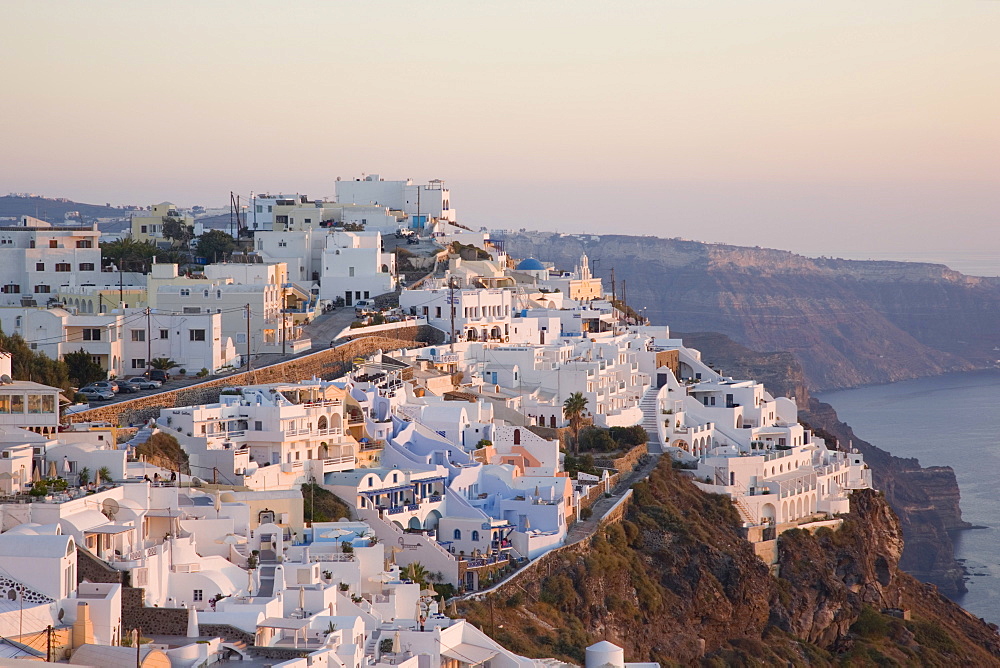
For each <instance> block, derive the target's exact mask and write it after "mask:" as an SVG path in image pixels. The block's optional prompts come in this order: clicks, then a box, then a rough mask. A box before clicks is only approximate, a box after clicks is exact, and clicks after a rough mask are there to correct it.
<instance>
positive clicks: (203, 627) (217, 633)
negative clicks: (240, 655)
mask: <svg viewBox="0 0 1000 668" xmlns="http://www.w3.org/2000/svg"><path fill="white" fill-rule="evenodd" d="M198 633H199V634H201V635H202V636H211V637H219V638H222V639H223V640H224V641H225V642H240V641H242V642H245V643H246V644H247V645H248V646H249V645H253V644H254V642H255V641H256V638H255V637H254V634H253V633H250V632H249V631H244V630H243V629H238V628H236V627H235V626H230V625H229V624H199V625H198Z"/></svg>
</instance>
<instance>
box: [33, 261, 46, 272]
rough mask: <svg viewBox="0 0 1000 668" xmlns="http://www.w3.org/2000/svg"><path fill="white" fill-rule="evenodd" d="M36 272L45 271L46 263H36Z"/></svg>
mask: <svg viewBox="0 0 1000 668" xmlns="http://www.w3.org/2000/svg"><path fill="white" fill-rule="evenodd" d="M35 271H45V263H44V262H36V263H35Z"/></svg>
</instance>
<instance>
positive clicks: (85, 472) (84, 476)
mask: <svg viewBox="0 0 1000 668" xmlns="http://www.w3.org/2000/svg"><path fill="white" fill-rule="evenodd" d="M77 476H78V477H79V479H80V486H81V487H86V485H87V483H88V482H90V469H88V468H87V467H86V466H84V467H83V468H82V469H80V472H79V473H78V474H77Z"/></svg>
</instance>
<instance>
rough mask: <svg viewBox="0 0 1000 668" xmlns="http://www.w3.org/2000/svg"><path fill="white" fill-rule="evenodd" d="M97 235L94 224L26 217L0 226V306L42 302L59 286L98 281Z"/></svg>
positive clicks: (99, 271) (79, 284)
mask: <svg viewBox="0 0 1000 668" xmlns="http://www.w3.org/2000/svg"><path fill="white" fill-rule="evenodd" d="M100 235H101V233H100V232H99V231H98V230H97V226H96V225H67V226H54V225H51V224H49V223H47V222H45V221H43V220H38V219H37V218H32V217H31V216H22V217H21V219H20V220H19V221H18V222H17V224H13V225H4V226H2V227H0V305H4V306H21V305H22V304H23V305H33V304H35V303H39V304H42V305H44V304H45V303H46V302H47V301H48V299H49V296H50V295H51V294H54V293H55V292H56V291H57V290H59V289H60V288H61V287H77V286H85V285H88V284H90V285H94V284H97V283H99V282H103V279H102V276H101V249H100V248H99V247H98V244H97V242H98V239H99V238H100Z"/></svg>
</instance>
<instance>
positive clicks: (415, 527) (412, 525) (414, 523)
mask: <svg viewBox="0 0 1000 668" xmlns="http://www.w3.org/2000/svg"><path fill="white" fill-rule="evenodd" d="M407 527H408V528H409V529H410V530H412V531H420V530H421V529H422V528H423V526H422V525H421V524H420V518H419V517H411V518H410V521H409V522H408V523H407Z"/></svg>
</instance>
